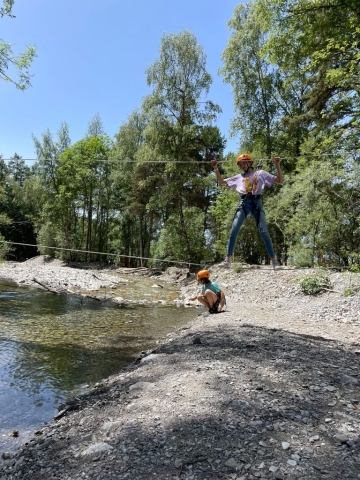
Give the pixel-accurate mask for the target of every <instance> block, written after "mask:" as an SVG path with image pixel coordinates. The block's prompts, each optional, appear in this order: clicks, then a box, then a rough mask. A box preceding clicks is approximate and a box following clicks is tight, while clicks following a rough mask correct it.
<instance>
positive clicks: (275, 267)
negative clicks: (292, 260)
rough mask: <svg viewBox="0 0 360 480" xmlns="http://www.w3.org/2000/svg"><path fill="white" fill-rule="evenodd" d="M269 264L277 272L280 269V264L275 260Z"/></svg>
mask: <svg viewBox="0 0 360 480" xmlns="http://www.w3.org/2000/svg"><path fill="white" fill-rule="evenodd" d="M271 264H272V267H273V269H274V270H278V268H279V267H280V263H279V262H278V261H277V260H276V258H272V259H271Z"/></svg>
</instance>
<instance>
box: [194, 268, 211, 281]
mask: <svg viewBox="0 0 360 480" xmlns="http://www.w3.org/2000/svg"><path fill="white" fill-rule="evenodd" d="M201 278H210V272H209V270H200V272H198V273H197V275H196V279H197V280H200V279H201Z"/></svg>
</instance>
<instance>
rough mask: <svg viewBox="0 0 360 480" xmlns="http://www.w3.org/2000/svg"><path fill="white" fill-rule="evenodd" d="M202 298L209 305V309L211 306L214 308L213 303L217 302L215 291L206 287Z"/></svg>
mask: <svg viewBox="0 0 360 480" xmlns="http://www.w3.org/2000/svg"><path fill="white" fill-rule="evenodd" d="M204 299H205V301H206V302H207V303H208V305H209V310H211V309H212V308H214V305H215V303H216V302H217V300H218V297H217V295H216V293H214V292H213V291H212V290H209V289H207V290H205V293H204Z"/></svg>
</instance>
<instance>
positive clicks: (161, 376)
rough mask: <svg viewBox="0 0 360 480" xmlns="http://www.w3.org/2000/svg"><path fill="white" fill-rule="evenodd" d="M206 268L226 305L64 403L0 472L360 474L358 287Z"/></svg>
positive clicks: (334, 479) (3, 475)
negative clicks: (314, 287) (320, 289)
mask: <svg viewBox="0 0 360 480" xmlns="http://www.w3.org/2000/svg"><path fill="white" fill-rule="evenodd" d="M212 273H213V275H214V276H213V278H214V279H215V280H216V281H218V282H219V283H220V284H221V285H223V286H224V288H225V289H226V291H227V298H228V310H227V311H226V312H223V313H221V314H218V315H209V314H208V313H207V312H204V310H203V309H199V310H197V312H198V313H199V314H198V316H197V317H196V318H195V319H194V321H193V322H191V323H190V324H188V325H187V326H185V327H182V328H181V329H179V330H177V331H176V332H174V333H173V334H171V335H169V336H168V337H167V338H166V339H165V340H164V341H163V342H160V343H159V346H158V347H157V348H155V349H154V350H153V351H152V352H148V354H147V355H146V356H144V357H143V358H141V359H138V361H137V362H136V363H135V364H133V365H130V366H129V367H128V368H126V369H125V370H124V371H122V372H120V373H119V375H116V376H114V377H111V378H109V379H107V380H104V381H103V382H102V383H101V384H99V385H97V387H96V388H95V389H94V390H93V391H92V392H90V393H88V394H84V395H82V396H80V397H78V398H76V399H75V400H74V402H73V403H71V404H69V405H67V406H64V409H63V411H62V412H60V415H59V418H58V420H56V421H55V422H54V423H53V424H51V425H49V426H46V427H45V428H43V429H42V430H41V431H39V432H37V433H36V435H35V438H34V440H32V441H31V442H30V443H29V444H28V445H26V446H24V447H23V448H22V449H21V450H20V451H19V452H18V453H17V454H16V455H15V456H14V457H12V458H6V456H5V460H4V461H3V464H2V465H1V464H0V479H9V480H10V479H17V478H21V479H24V480H25V479H26V480H27V479H35V478H36V479H46V480H50V479H62V480H70V479H71V480H74V479H89V478H92V479H99V480H100V479H104V480H105V479H107V480H108V479H129V480H149V479H150V478H156V479H161V480H162V479H172V480H184V479H189V480H190V479H194V480H195V479H204V480H205V479H206V480H208V479H218V478H222V479H233V480H235V479H237V480H245V479H246V480H251V479H257V478H259V479H289V480H294V479H304V480H305V479H306V480H318V479H326V480H340V479H357V478H359V479H360V438H359V431H360V430H359V429H360V407H359V405H360V393H359V392H360V390H359V378H360V377H359V375H360V345H359V323H360V318H359V308H358V307H359V306H360V293H359V292H357V293H356V294H354V295H353V296H351V297H344V294H343V293H344V289H345V288H346V286H347V285H348V281H349V279H348V278H347V277H344V276H343V275H342V274H337V273H333V274H331V280H332V284H333V290H334V291H332V292H327V293H325V294H323V295H321V296H319V297H308V296H305V295H303V294H302V293H301V291H300V289H299V284H298V283H294V279H296V278H297V277H299V275H303V274H304V273H305V274H306V273H307V274H310V273H311V272H299V271H294V270H284V271H280V272H273V271H265V270H249V271H243V272H241V273H235V272H234V271H226V272H222V271H217V270H216V268H214V269H213V271H212ZM355 280H356V281H357V277H354V279H352V281H353V282H354V281H355ZM196 288H197V287H196V285H195V284H194V283H191V282H190V283H189V282H187V284H186V285H184V286H183V288H182V293H183V295H184V299H186V298H188V297H189V296H191V295H190V293H192V292H193V291H194V290H196ZM194 313H195V314H196V312H194Z"/></svg>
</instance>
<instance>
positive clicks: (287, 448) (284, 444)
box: [281, 442, 290, 450]
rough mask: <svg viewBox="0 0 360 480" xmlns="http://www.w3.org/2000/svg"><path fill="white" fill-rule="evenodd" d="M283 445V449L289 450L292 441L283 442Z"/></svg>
mask: <svg viewBox="0 0 360 480" xmlns="http://www.w3.org/2000/svg"><path fill="white" fill-rule="evenodd" d="M281 447H282V449H283V450H289V448H290V443H289V442H281Z"/></svg>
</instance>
